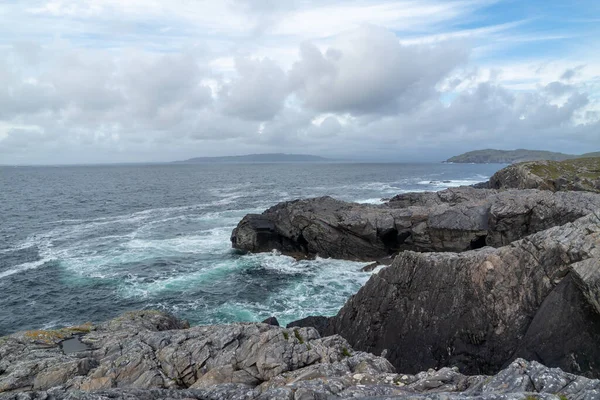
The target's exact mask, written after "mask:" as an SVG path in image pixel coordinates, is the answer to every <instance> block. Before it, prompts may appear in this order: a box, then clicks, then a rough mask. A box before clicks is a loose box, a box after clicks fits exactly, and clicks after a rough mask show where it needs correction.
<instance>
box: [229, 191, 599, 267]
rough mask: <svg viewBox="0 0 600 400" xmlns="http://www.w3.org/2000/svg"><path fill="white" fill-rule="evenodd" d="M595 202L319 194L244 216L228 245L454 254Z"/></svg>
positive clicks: (576, 214)
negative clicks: (379, 199) (376, 200)
mask: <svg viewBox="0 0 600 400" xmlns="http://www.w3.org/2000/svg"><path fill="white" fill-rule="evenodd" d="M598 207H600V196H598V195H596V194H594V193H584V192H561V193H556V194H554V193H552V192H549V191H542V190H533V189H531V190H505V191H498V190H486V189H475V188H467V187H461V188H455V189H447V190H444V191H441V192H430V193H408V194H402V195H399V196H395V197H393V198H392V199H391V200H390V201H389V202H388V203H386V204H384V205H369V204H356V203H347V202H343V201H339V200H335V199H333V198H331V197H319V198H313V199H306V200H295V201H290V202H284V203H280V204H278V205H276V206H274V207H271V208H270V209H268V210H266V211H265V212H264V213H262V214H249V215H247V216H245V217H244V218H243V219H242V220H241V221H240V223H239V224H238V226H237V227H236V228H235V229H234V230H233V232H232V235H231V242H232V246H233V247H234V248H236V249H239V250H243V251H249V252H264V251H271V250H273V249H277V250H279V251H281V252H282V253H283V254H287V255H291V256H296V257H298V256H301V257H314V256H316V255H319V256H321V257H332V258H342V259H349V260H362V261H373V260H377V259H380V258H383V257H386V256H390V255H395V254H397V253H398V252H400V251H406V250H412V251H419V252H461V251H467V250H472V249H477V248H481V247H484V246H494V247H499V246H503V245H506V244H508V243H511V242H513V241H515V240H518V239H521V238H523V237H525V236H527V235H530V234H532V233H535V232H539V231H542V230H544V229H548V228H550V227H552V226H557V225H563V224H565V223H568V222H572V221H574V220H576V219H577V218H580V217H582V216H584V215H587V214H589V213H590V212H591V210H593V209H595V208H598Z"/></svg>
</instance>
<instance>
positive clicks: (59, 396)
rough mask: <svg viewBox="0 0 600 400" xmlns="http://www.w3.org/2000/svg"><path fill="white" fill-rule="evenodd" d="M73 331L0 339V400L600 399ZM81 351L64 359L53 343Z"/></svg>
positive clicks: (523, 378)
mask: <svg viewBox="0 0 600 400" xmlns="http://www.w3.org/2000/svg"><path fill="white" fill-rule="evenodd" d="M86 330H87V332H86V331H82V330H81V329H70V330H69V329H65V330H62V331H61V333H60V334H58V333H56V331H35V332H20V333H16V334H13V335H10V336H7V337H3V338H0V400H75V399H78V400H106V399H128V400H134V399H140V400H153V399H188V400H189V399H198V400H199V399H215V400H216V399H231V400H234V399H235V400H252V399H262V400H269V399H273V400H275V399H290V400H293V399H298V400H302V399H329V398H371V399H384V398H385V399H422V400H426V399H429V400H433V399H438V400H441V399H455V400H467V399H479V400H482V399H489V400H492V399H506V400H517V399H524V398H525V397H526V396H536V398H540V399H557V400H559V399H561V398H560V397H559V396H568V398H569V399H573V400H575V399H593V398H600V381H598V380H592V379H588V378H585V377H581V376H576V375H572V374H569V373H565V372H563V371H562V370H560V369H551V368H547V367H545V366H543V365H542V364H539V363H537V362H535V361H533V362H528V361H525V360H523V359H517V360H515V361H514V362H513V363H511V364H510V365H508V366H507V367H506V368H505V369H503V370H502V371H500V372H499V373H498V374H497V375H495V376H482V375H477V376H466V375H463V374H462V373H460V372H459V369H458V368H456V367H453V368H449V367H446V368H441V369H439V370H435V369H430V370H428V371H424V372H419V373H416V374H414V375H413V374H404V373H397V372H396V371H395V370H394V367H393V366H392V365H391V364H390V363H389V362H388V361H387V360H386V359H385V358H382V357H377V356H374V355H372V354H369V353H364V352H359V351H355V350H353V349H352V347H350V346H349V344H348V343H347V342H346V340H345V339H343V338H342V337H340V336H338V335H334V336H329V337H320V336H319V334H318V333H317V331H316V330H315V329H314V328H294V329H285V328H281V327H277V326H273V325H268V324H263V323H236V324H228V325H211V326H196V327H191V328H190V327H189V326H188V325H187V323H186V322H185V321H180V320H177V319H176V318H174V317H172V316H170V315H168V314H165V313H162V312H158V311H139V312H130V313H126V314H124V315H123V316H121V317H119V318H116V319H114V320H111V321H107V322H105V323H102V324H99V325H91V324H89V325H87V327H86ZM73 335H80V336H79V337H80V338H81V340H82V341H83V342H84V343H86V344H88V345H89V346H90V349H89V350H84V351H80V352H74V353H70V354H68V355H65V354H63V353H62V351H61V349H60V341H61V340H63V339H59V336H60V337H62V338H64V337H72V336H73Z"/></svg>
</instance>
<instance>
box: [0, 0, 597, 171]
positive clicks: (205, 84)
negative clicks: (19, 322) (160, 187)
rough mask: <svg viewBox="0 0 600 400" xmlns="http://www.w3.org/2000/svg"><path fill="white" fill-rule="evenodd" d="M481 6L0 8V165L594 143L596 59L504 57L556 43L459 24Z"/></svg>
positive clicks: (394, 153)
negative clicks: (528, 46) (526, 46)
mask: <svg viewBox="0 0 600 400" xmlns="http://www.w3.org/2000/svg"><path fill="white" fill-rule="evenodd" d="M491 3H493V2H492V1H450V2H446V1H436V0H426V1H424V2H412V1H395V2H392V1H385V0H378V1H366V0H358V1H353V2H340V1H335V0H326V1H318V2H317V1H303V2H294V3H291V2H289V3H288V2H275V1H272V0H261V1H250V0H231V1H224V2H214V1H197V2H190V1H187V0H176V1H174V2H169V3H167V2H163V1H158V0H149V1H146V0H144V1H142V0H132V1H128V2H121V1H118V0H99V1H95V2H87V1H75V0H61V1H59V0H51V1H32V2H27V3H26V4H23V3H17V2H14V3H11V4H8V5H6V7H4V6H3V9H1V10H0V13H1V14H2V19H3V21H5V22H6V23H5V24H3V26H0V163H17V162H18V163H42V162H44V163H48V162H61V163H63V162H100V161H147V160H156V161H158V160H162V161H168V160H173V159H178V158H187V157H192V156H200V155H212V154H219V155H224V154H243V153H249V152H257V151H291V152H299V151H301V152H306V153H316V154H323V155H334V156H340V157H344V156H346V157H348V156H352V155H357V154H363V155H367V156H371V157H383V158H385V159H388V160H389V159H400V158H403V157H404V158H405V157H413V159H418V158H421V157H423V156H424V155H429V157H430V158H439V159H442V158H445V157H447V156H450V155H452V153H454V152H458V151H464V150H470V149H473V148H478V147H502V148H515V147H533V148H544V149H550V150H564V151H571V152H583V151H589V150H593V149H595V148H597V147H598V146H600V135H599V134H598V127H599V125H600V122H599V121H600V78H598V77H599V76H600V60H599V59H597V58H595V57H597V56H595V55H594V54H595V53H593V52H592V53H589V54H584V53H582V52H577V53H576V54H569V53H564V54H562V56H561V57H539V56H538V57H534V56H517V53H515V54H512V56H511V57H506V58H503V57H501V56H500V55H501V54H505V52H506V51H507V49H510V48H512V47H511V46H522V43H524V42H526V41H529V40H537V41H540V42H552V41H553V40H563V39H564V38H566V37H569V35H565V34H563V32H556V33H553V32H537V31H536V32H531V33H530V32H528V31H527V29H531V25H532V24H533V23H534V22H533V21H534V19H532V18H530V16H528V15H522V16H519V18H518V19H515V20H513V21H499V22H498V21H496V20H494V23H489V24H485V23H479V24H475V23H474V21H479V20H480V19H482V18H481V12H482V9H485V7H486V6H488V5H489V4H491ZM483 20H485V18H483ZM527 27H529V28H527ZM526 28H527V29H526ZM573 35H576V33H573ZM524 39H526V40H525V41H524ZM492 41H494V43H492ZM498 43H499V44H498ZM519 49H521V48H519ZM411 154H412V156H411Z"/></svg>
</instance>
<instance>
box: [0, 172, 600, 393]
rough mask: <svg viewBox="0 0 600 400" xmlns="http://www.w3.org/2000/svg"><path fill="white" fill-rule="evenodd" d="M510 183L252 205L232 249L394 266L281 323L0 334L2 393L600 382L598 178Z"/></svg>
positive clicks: (162, 322) (145, 322)
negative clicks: (358, 199) (579, 186)
mask: <svg viewBox="0 0 600 400" xmlns="http://www.w3.org/2000/svg"><path fill="white" fill-rule="evenodd" d="M505 175H506V176H513V174H511V173H508V174H506V173H505ZM498 176H499V177H502V176H504V175H502V173H500V174H499V175H498ZM494 179H496V178H494ZM492 181H494V180H492ZM492 181H491V182H492ZM494 182H496V181H494ZM505 182H508V183H507V185H508V186H509V187H508V188H507V186H500V187H502V189H478V188H468V187H462V188H456V189H448V190H444V191H441V192H435V193H409V194H403V195H399V196H396V197H394V198H392V199H390V200H389V201H388V202H386V203H385V204H383V205H366V204H355V203H346V202H342V201H338V200H335V199H332V198H330V197H321V198H316V199H307V200H296V201H292V202H285V203H281V204H278V205H276V206H274V207H272V208H270V209H268V210H266V211H265V212H264V213H262V214H253V215H248V216H246V217H244V219H243V220H242V221H240V223H239V224H238V226H237V228H236V229H235V230H234V231H233V233H232V244H233V247H235V248H237V249H239V250H243V251H250V252H260V251H271V250H272V249H277V250H279V251H281V252H282V253H284V254H288V255H292V256H295V257H297V258H304V257H314V256H317V255H318V256H321V257H333V258H343V259H352V260H363V261H374V260H377V259H385V260H387V261H385V262H384V264H386V265H387V264H389V265H387V266H385V267H384V268H382V269H381V270H380V271H379V272H377V273H375V274H373V275H372V276H371V278H370V279H369V281H368V282H367V283H366V284H365V285H364V286H363V287H362V288H361V289H360V290H359V292H358V293H357V294H356V295H354V296H352V297H351V298H350V299H348V301H347V302H346V304H345V305H344V306H343V307H342V309H341V310H340V311H339V313H338V314H337V315H336V316H333V317H325V316H314V317H309V318H305V319H303V320H300V321H296V322H294V323H291V324H289V325H288V327H286V328H283V327H279V326H277V322H276V320H274V319H270V320H267V321H265V323H234V324H227V325H211V326H195V327H190V326H189V324H187V322H186V321H182V320H179V319H177V318H175V317H173V316H170V315H168V314H165V313H162V312H158V311H148V310H146V311H137V312H130V313H126V314H124V315H122V316H121V317H119V318H116V319H114V320H111V321H107V322H104V323H101V324H98V325H94V324H86V325H82V326H78V327H71V328H64V329H60V330H55V331H28V332H19V333H15V334H13V335H10V336H6V337H2V338H0V399H1V400H8V399H10V400H17V399H18V400H22V399H24V400H34V399H40V400H42V399H44V400H54V399H56V400H60V399H81V400H100V399H302V400H304V399H328V398H373V399H423V400H425V399H430V400H434V399H435V400H442V399H456V400H459V399H489V400H492V399H506V400H509V399H514V400H516V399H527V400H530V399H557V400H558V399H560V400H564V399H565V398H568V399H570V400H572V399H600V381H599V380H598V379H597V378H599V377H600V194H598V193H593V192H586V191H577V192H575V191H562V190H563V189H564V188H568V187H569V186H568V185H560V186H556V185H555V186H553V187H552V188H554V190H539V189H532V188H529V189H519V188H517V189H511V188H510V185H511V183H510V182H516V180H514V179H512V178H511V179H505ZM528 182H529V181H528ZM561 182H562V181H561ZM484 186H488V187H489V186H490V184H489V183H488V184H486V185H484ZM528 187H529V186H528ZM545 188H546V189H548V187H545ZM552 188H551V189H552ZM392 259H393V261H392V262H391V263H390V262H388V261H390V260H392ZM375 354H380V356H377V355H375ZM526 360H527V361H526ZM463 374H464V375H463Z"/></svg>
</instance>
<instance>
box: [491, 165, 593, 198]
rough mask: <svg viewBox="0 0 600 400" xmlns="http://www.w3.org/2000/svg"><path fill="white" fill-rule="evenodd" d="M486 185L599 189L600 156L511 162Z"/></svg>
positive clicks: (558, 189)
mask: <svg viewBox="0 0 600 400" xmlns="http://www.w3.org/2000/svg"><path fill="white" fill-rule="evenodd" d="M487 187H488V188H491V189H508V188H514V189H543V190H552V191H588V192H596V193H600V157H595V158H581V159H576V160H567V161H562V162H558V161H536V162H525V163H520V164H515V165H511V166H508V167H506V168H503V169H501V170H500V171H498V172H496V173H495V174H494V175H493V176H492V177H491V178H490V180H489V182H488V184H487Z"/></svg>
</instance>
